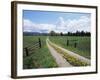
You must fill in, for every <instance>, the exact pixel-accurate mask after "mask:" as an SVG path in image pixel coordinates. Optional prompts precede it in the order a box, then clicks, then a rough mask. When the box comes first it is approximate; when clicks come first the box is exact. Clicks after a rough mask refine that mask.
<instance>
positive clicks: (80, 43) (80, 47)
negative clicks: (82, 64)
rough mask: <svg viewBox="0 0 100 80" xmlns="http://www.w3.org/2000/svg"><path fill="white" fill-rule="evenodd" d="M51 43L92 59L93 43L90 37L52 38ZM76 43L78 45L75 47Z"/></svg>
mask: <svg viewBox="0 0 100 80" xmlns="http://www.w3.org/2000/svg"><path fill="white" fill-rule="evenodd" d="M49 39H50V41H52V42H53V43H55V44H57V45H59V46H61V47H63V48H66V49H68V50H71V51H73V52H75V53H77V54H79V55H82V56H84V57H86V58H89V59H90V56H91V54H90V53H91V52H90V51H91V50H90V47H91V45H90V44H91V41H90V37H76V36H50V37H49ZM67 40H69V45H67ZM75 43H77V45H76V47H75Z"/></svg>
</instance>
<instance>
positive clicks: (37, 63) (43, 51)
mask: <svg viewBox="0 0 100 80" xmlns="http://www.w3.org/2000/svg"><path fill="white" fill-rule="evenodd" d="M38 38H40V39H41V41H42V47H41V48H40V49H37V50H34V51H33V52H32V53H31V54H30V55H29V56H27V57H25V56H23V68H24V69H32V68H52V67H58V65H57V64H56V62H55V60H54V58H53V57H52V55H51V53H50V52H49V50H48V47H47V45H46V41H45V40H46V36H24V38H23V41H24V43H23V47H25V46H31V45H33V44H34V42H37V41H38Z"/></svg>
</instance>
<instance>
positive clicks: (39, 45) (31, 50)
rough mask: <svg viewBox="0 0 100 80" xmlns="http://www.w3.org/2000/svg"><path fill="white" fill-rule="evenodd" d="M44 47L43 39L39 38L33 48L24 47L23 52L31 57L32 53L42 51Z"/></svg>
mask: <svg viewBox="0 0 100 80" xmlns="http://www.w3.org/2000/svg"><path fill="white" fill-rule="evenodd" d="M41 47H42V44H41V39H40V38H38V42H35V43H34V44H32V46H28V47H24V49H23V51H24V54H25V56H29V54H30V53H33V52H34V51H35V50H37V49H40V48H41Z"/></svg>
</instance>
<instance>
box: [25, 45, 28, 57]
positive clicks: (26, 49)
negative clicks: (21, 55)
mask: <svg viewBox="0 0 100 80" xmlns="http://www.w3.org/2000/svg"><path fill="white" fill-rule="evenodd" d="M25 51H26V56H28V48H27V47H26V48H25Z"/></svg>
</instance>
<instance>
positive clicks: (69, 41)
mask: <svg viewBox="0 0 100 80" xmlns="http://www.w3.org/2000/svg"><path fill="white" fill-rule="evenodd" d="M77 41H78V40H67V43H66V44H67V46H73V47H75V48H76V47H77V44H78V43H77ZM71 43H72V44H71Z"/></svg>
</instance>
